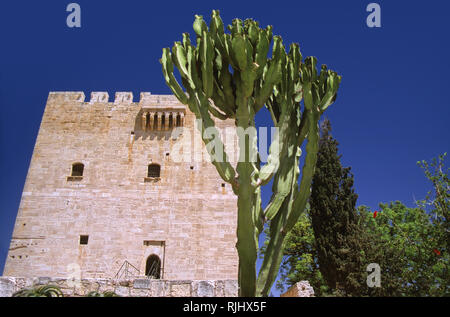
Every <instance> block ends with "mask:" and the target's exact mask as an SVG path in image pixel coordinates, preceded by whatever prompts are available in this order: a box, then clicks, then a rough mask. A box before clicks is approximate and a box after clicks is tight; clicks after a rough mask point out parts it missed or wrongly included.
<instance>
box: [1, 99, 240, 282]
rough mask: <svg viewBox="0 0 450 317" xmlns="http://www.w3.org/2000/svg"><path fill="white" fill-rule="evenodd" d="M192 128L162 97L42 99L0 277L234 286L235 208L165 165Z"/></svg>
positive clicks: (207, 171)
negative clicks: (39, 120) (42, 107)
mask: <svg viewBox="0 0 450 317" xmlns="http://www.w3.org/2000/svg"><path fill="white" fill-rule="evenodd" d="M194 120H195V116H194V114H193V113H192V112H190V111H189V109H188V108H187V107H186V106H184V105H182V104H181V103H179V102H178V100H177V99H176V98H175V97H173V96H170V95H151V94H150V93H141V96H140V100H139V101H138V102H133V95H132V93H127V92H118V93H116V95H115V100H114V101H112V102H109V96H108V93H106V92H93V93H92V94H91V98H90V100H89V101H85V95H84V93H83V92H51V93H50V94H49V97H48V100H47V105H46V108H45V111H44V115H43V118H42V123H41V126H40V130H39V134H38V136H37V140H36V145H35V148H34V152H33V156H32V159H31V163H30V167H29V171H28V175H27V178H26V182H25V186H24V189H23V194H22V200H21V202H20V207H19V212H18V215H17V219H16V223H15V227H14V232H13V236H12V240H11V245H10V249H9V253H8V256H7V260H6V264H5V269H4V272H3V275H4V276H12V277H24V278H32V277H44V276H45V277H50V278H56V277H63V278H68V277H74V276H76V275H77V274H78V275H79V278H82V279H86V278H88V279H89V278H100V279H108V278H111V279H114V278H124V277H130V276H131V277H136V278H137V277H141V278H145V277H151V278H153V279H161V280H237V271H238V257H237V252H236V249H235V243H236V221H237V220H236V217H237V207H236V196H235V195H234V194H233V192H232V190H231V187H230V185H229V184H225V183H224V181H223V180H222V179H221V178H220V177H219V175H218V173H217V171H216V169H215V168H214V166H213V165H212V164H211V163H209V162H207V161H203V162H194V161H192V162H183V163H177V162H174V160H173V159H172V158H171V149H172V146H173V145H174V144H176V143H177V142H181V141H182V140H183V138H184V137H186V135H187V134H184V133H181V135H179V136H178V137H176V138H174V137H173V135H172V130H173V129H175V128H181V129H182V131H183V129H190V130H191V131H193V130H194V129H196V128H195V127H194ZM216 124H217V126H218V128H225V127H228V126H234V122H233V121H231V120H226V121H220V120H218V121H217V123H216ZM202 146H203V145H202ZM203 148H204V146H203Z"/></svg>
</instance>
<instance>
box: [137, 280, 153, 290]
mask: <svg viewBox="0 0 450 317" xmlns="http://www.w3.org/2000/svg"><path fill="white" fill-rule="evenodd" d="M150 286H151V280H150V279H148V278H142V279H135V280H134V282H133V288H136V289H150Z"/></svg>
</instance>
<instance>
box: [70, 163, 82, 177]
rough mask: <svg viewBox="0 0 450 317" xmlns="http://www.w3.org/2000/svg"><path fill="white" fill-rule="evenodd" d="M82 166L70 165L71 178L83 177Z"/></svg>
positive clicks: (77, 164)
mask: <svg viewBox="0 0 450 317" xmlns="http://www.w3.org/2000/svg"><path fill="white" fill-rule="evenodd" d="M83 171H84V164H82V163H74V164H72V175H71V176H83Z"/></svg>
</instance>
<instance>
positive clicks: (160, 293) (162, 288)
mask: <svg viewBox="0 0 450 317" xmlns="http://www.w3.org/2000/svg"><path fill="white" fill-rule="evenodd" d="M167 293H168V292H167V285H166V282H165V281H162V280H159V281H158V280H151V285H150V294H151V296H152V297H166V296H167Z"/></svg>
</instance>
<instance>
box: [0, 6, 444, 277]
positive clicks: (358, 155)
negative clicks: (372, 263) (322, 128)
mask: <svg viewBox="0 0 450 317" xmlns="http://www.w3.org/2000/svg"><path fill="white" fill-rule="evenodd" d="M370 2H377V3H379V4H380V6H381V23H382V24H381V28H368V27H367V25H366V23H365V21H366V17H367V15H368V13H367V12H366V6H367V5H368V4H369V3H370ZM69 3H70V1H61V0H58V1H3V2H2V8H1V10H0V39H1V49H0V148H1V152H0V173H1V176H2V177H1V178H0V201H1V205H0V206H1V207H0V272H1V271H3V265H4V260H5V258H6V254H7V250H8V248H9V242H10V237H11V234H12V229H13V225H14V221H15V217H16V214H17V209H18V206H19V203H20V197H21V193H22V188H23V185H24V182H25V178H26V174H27V170H28V165H29V162H30V159H31V155H32V151H33V146H34V142H35V139H36V136H37V133H38V129H39V124H40V120H41V118H42V114H43V111H44V107H45V102H46V99H47V95H48V92H49V91H72V90H73V91H84V92H85V94H86V95H87V96H89V94H90V92H91V91H108V92H109V94H110V96H113V95H114V92H115V91H132V92H133V93H134V95H135V99H137V98H138V96H139V93H140V92H141V91H150V92H152V93H153V94H169V93H170V90H169V88H168V87H167V86H166V85H165V83H164V80H163V77H162V74H161V66H160V64H159V61H158V60H159V58H160V56H161V49H162V48H163V47H168V46H172V44H173V41H175V40H180V39H181V34H182V33H183V32H189V33H191V34H192V36H193V30H192V23H193V21H194V14H201V15H203V16H204V17H205V18H206V20H207V21H209V16H210V14H211V11H212V10H213V9H219V10H220V12H221V16H222V19H223V20H224V23H225V24H230V23H231V20H232V19H233V18H235V17H239V18H243V19H245V18H254V19H255V20H257V21H259V23H260V25H261V26H263V27H264V26H266V25H268V24H271V25H273V26H274V34H277V35H281V36H282V37H283V40H284V43H285V44H286V46H287V45H288V44H289V43H291V42H298V43H300V48H301V51H302V54H303V56H310V55H314V56H316V57H317V58H318V60H319V63H320V64H322V63H324V64H327V65H328V67H329V68H331V69H333V70H335V71H337V72H338V73H339V74H341V75H342V77H343V79H342V84H341V87H340V91H339V96H338V100H337V102H336V103H335V104H334V105H333V106H332V107H331V108H330V109H329V110H327V112H326V115H327V116H328V117H329V118H330V120H331V122H332V125H333V136H334V137H335V138H336V139H337V140H338V141H339V143H340V153H341V154H343V157H342V162H343V164H344V165H345V166H352V171H353V173H354V175H355V190H356V192H357V193H358V195H359V199H358V205H362V204H364V205H368V206H370V207H371V208H373V209H374V208H376V207H377V206H378V203H379V202H389V201H393V200H401V201H402V202H404V203H405V204H406V205H408V206H413V202H414V197H415V198H417V199H420V198H423V197H424V195H425V193H426V192H427V191H428V190H429V189H430V186H429V184H428V183H427V182H426V179H425V177H424V175H423V173H422V171H421V169H420V168H419V167H418V166H417V165H416V162H417V161H418V160H422V159H431V158H432V157H436V156H437V155H439V154H441V153H443V152H446V151H448V150H449V139H448V134H449V130H450V128H449V125H448V124H447V122H448V118H449V114H450V107H449V106H450V104H449V103H450V102H449V98H448V92H449V84H450V79H449V76H448V74H449V71H450V60H449V56H450V41H449V40H448V39H449V33H450V32H449V31H450V27H449V24H448V15H449V13H450V3H449V2H448V1H442V0H439V1H438V0H428V1H364V0H347V1H335V0H315V1H303V0H296V1H282V0H279V1H271V2H263V1H232V0H229V1H217V2H216V1H204V2H200V1H180V2H176V1H137V0H127V1H99V0H95V1H92V0H90V1H87V0H86V1H77V3H79V4H80V6H81V28H68V27H67V26H66V17H67V14H68V13H66V10H65V9H66V6H67V4H69ZM257 122H258V125H260V126H268V125H270V123H269V117H268V116H267V115H265V114H261V115H259V116H258V121H257ZM263 194H264V197H263V198H264V200H265V201H267V200H268V198H269V197H268V194H269V191H267V190H265V191H264V192H263Z"/></svg>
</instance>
